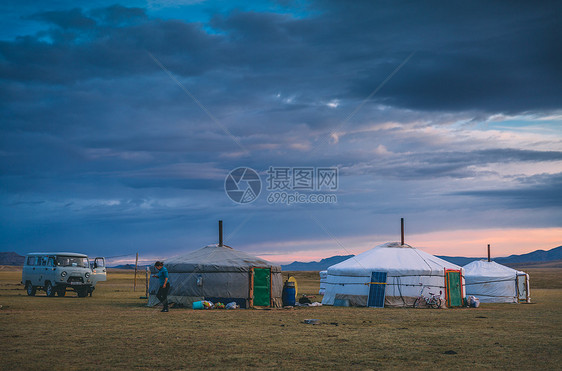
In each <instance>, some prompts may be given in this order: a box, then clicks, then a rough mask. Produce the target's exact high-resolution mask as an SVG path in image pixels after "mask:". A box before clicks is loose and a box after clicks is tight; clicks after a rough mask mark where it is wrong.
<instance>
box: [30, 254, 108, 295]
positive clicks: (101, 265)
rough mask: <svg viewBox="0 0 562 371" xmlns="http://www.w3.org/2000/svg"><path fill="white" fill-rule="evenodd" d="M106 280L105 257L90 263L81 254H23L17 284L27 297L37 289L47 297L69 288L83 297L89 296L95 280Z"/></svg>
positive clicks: (96, 281)
mask: <svg viewBox="0 0 562 371" xmlns="http://www.w3.org/2000/svg"><path fill="white" fill-rule="evenodd" d="M106 279H107V278H106V269H105V258H102V257H98V258H95V259H94V261H93V262H92V263H91V265H90V261H89V259H88V256H87V255H84V254H77V253H70V252H60V253H31V254H27V255H26V257H25V261H24V265H23V270H22V277H21V283H22V284H23V285H25V290H26V291H27V295H29V296H34V295H35V293H36V292H37V290H38V289H39V290H44V291H45V293H46V294H47V296H55V295H58V296H64V295H65V294H66V291H67V289H71V290H74V291H76V293H77V294H78V296H79V297H81V298H83V297H85V296H87V295H88V294H90V296H92V293H93V292H94V290H95V287H96V283H98V282H99V281H105V280H106Z"/></svg>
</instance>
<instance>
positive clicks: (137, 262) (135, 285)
mask: <svg viewBox="0 0 562 371" xmlns="http://www.w3.org/2000/svg"><path fill="white" fill-rule="evenodd" d="M138 264H139V253H137V257H136V259H135V283H134V285H133V292H134V291H136V290H137V266H138Z"/></svg>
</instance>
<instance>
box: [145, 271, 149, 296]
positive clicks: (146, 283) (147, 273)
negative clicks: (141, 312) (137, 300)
mask: <svg viewBox="0 0 562 371" xmlns="http://www.w3.org/2000/svg"><path fill="white" fill-rule="evenodd" d="M148 277H150V270H149V268H148V267H146V282H145V287H146V297H147V298H148Z"/></svg>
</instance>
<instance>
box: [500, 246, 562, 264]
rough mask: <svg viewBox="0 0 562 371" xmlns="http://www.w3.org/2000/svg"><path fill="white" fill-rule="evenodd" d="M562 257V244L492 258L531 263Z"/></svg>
mask: <svg viewBox="0 0 562 371" xmlns="http://www.w3.org/2000/svg"><path fill="white" fill-rule="evenodd" d="M560 259H562V246H558V247H555V248H554V249H550V250H546V251H545V250H536V251H533V252H530V253H528V254H523V255H510V256H508V257H506V258H497V259H494V260H495V261H496V262H498V263H502V264H504V263H531V262H548V261H553V260H560Z"/></svg>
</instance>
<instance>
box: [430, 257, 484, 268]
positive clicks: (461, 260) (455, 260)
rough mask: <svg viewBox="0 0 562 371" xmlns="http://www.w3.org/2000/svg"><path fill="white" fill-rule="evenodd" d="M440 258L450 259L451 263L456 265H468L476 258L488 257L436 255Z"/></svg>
mask: <svg viewBox="0 0 562 371" xmlns="http://www.w3.org/2000/svg"><path fill="white" fill-rule="evenodd" d="M436 256H437V257H438V258H440V259H443V260H446V261H448V262H449V263H453V264H456V265H460V266H461V267H462V266H463V265H467V264H468V263H472V262H473V261H475V260H482V259H487V258H465V257H463V256H443V255H436Z"/></svg>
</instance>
